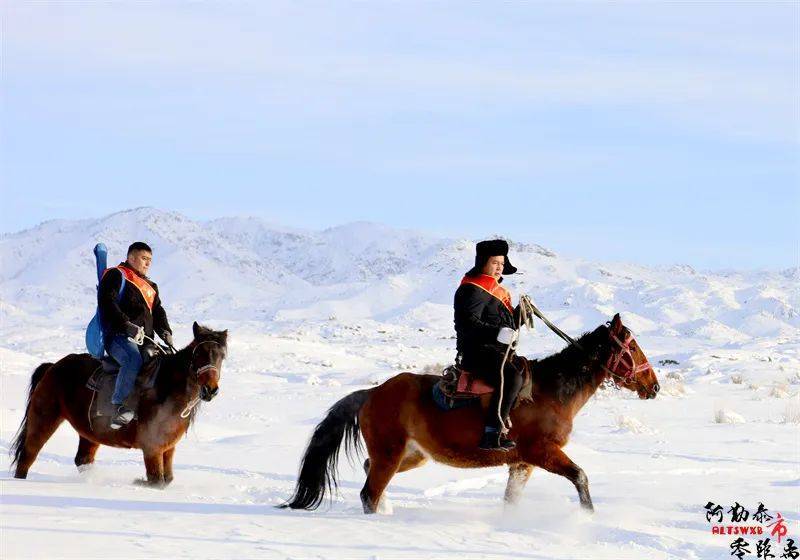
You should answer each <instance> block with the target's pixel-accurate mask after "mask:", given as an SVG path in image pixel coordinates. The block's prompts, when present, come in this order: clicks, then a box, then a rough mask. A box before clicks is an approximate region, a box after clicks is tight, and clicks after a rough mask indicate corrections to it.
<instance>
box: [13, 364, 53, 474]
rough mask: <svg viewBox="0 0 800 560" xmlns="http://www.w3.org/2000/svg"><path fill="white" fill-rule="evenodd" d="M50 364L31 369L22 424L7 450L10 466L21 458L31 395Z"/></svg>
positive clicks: (26, 432) (26, 433)
mask: <svg viewBox="0 0 800 560" xmlns="http://www.w3.org/2000/svg"><path fill="white" fill-rule="evenodd" d="M52 365H53V364H52V363H50V362H45V363H43V364H41V365H40V366H39V367H37V368H36V369H35V370H33V375H32V376H31V387H30V389H29V390H28V402H27V404H26V405H25V416H23V417H22V424H20V426H19V430H17V433H16V435H15V436H14V441H13V442H12V443H11V447H10V448H9V450H8V452H9V454H10V455H11V456H12V459H11V466H14V465H16V464H17V463H18V462H19V460H20V459H21V458H22V452H23V451H24V450H25V439H26V438H27V436H28V412H30V409H31V397H32V396H33V391H34V390H35V389H36V386H37V385H38V384H39V381H41V380H42V378H43V377H44V374H45V373H47V370H48V369H50V366H52Z"/></svg>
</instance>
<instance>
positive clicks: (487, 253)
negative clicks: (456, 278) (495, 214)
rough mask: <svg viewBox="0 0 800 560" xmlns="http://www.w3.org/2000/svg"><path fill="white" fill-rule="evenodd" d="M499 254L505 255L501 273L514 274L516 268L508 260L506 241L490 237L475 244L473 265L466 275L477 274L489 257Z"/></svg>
mask: <svg viewBox="0 0 800 560" xmlns="http://www.w3.org/2000/svg"><path fill="white" fill-rule="evenodd" d="M499 256H503V257H505V264H504V265H503V274H514V273H515V272H516V271H517V268H516V267H515V266H514V265H512V264H511V261H509V260H508V243H507V242H506V241H505V240H504V239H490V240H487V241H481V242H479V243H478V244H477V245H475V266H474V267H472V268H471V269H470V270H469V272H467V276H477V275H478V274H480V273H481V270H483V267H484V265H485V264H486V261H488V260H489V257H499Z"/></svg>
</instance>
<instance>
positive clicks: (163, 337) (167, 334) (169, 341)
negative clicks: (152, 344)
mask: <svg viewBox="0 0 800 560" xmlns="http://www.w3.org/2000/svg"><path fill="white" fill-rule="evenodd" d="M161 340H163V341H164V342H165V343H166V345H167V346H169V347H170V348H174V347H175V345H174V344H172V333H171V332H169V331H164V332H163V333H161Z"/></svg>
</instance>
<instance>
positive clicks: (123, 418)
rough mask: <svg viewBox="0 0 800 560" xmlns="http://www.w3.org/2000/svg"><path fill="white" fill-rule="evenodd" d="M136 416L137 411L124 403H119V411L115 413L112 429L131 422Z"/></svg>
mask: <svg viewBox="0 0 800 560" xmlns="http://www.w3.org/2000/svg"><path fill="white" fill-rule="evenodd" d="M134 418H136V412H134V411H133V410H131V409H130V408H128V407H127V406H125V405H124V404H121V405H119V408H117V413H116V414H115V415H114V418H112V420H111V429H112V430H119V429H120V428H122V427H124V426H127V425H128V424H130V422H131V421H132V420H133V419H134Z"/></svg>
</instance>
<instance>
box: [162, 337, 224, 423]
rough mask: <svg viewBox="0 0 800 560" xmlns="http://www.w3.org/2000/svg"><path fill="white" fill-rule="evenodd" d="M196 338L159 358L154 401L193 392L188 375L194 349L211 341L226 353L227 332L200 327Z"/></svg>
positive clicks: (192, 415) (191, 415)
mask: <svg viewBox="0 0 800 560" xmlns="http://www.w3.org/2000/svg"><path fill="white" fill-rule="evenodd" d="M201 329H202V330H201V331H200V332H199V333H198V336H196V337H195V338H194V340H192V342H190V343H189V344H188V345H187V346H185V347H184V348H181V349H180V350H178V351H177V352H176V353H175V354H166V355H164V356H162V357H161V365H160V368H161V369H160V371H159V372H158V375H157V376H156V382H155V390H156V401H157V402H158V403H163V402H164V401H166V400H167V398H168V397H170V396H171V395H174V394H176V393H178V394H179V393H184V394H185V393H187V392H189V391H190V390H192V391H193V390H194V385H195V380H194V379H193V378H192V377H191V376H190V375H189V368H190V367H191V360H192V353H193V352H194V349H195V347H196V346H197V345H198V344H199V343H201V342H206V341H213V342H216V343H218V344H219V345H220V346H222V351H223V352H224V353H227V351H228V331H212V330H211V329H206V328H204V327H201ZM202 402H203V401H198V402H197V404H195V406H194V407H192V409H191V411H190V412H189V425H190V426H191V425H192V424H193V423H194V419H195V415H196V414H197V411H198V409H199V408H200V404H201V403H202Z"/></svg>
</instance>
